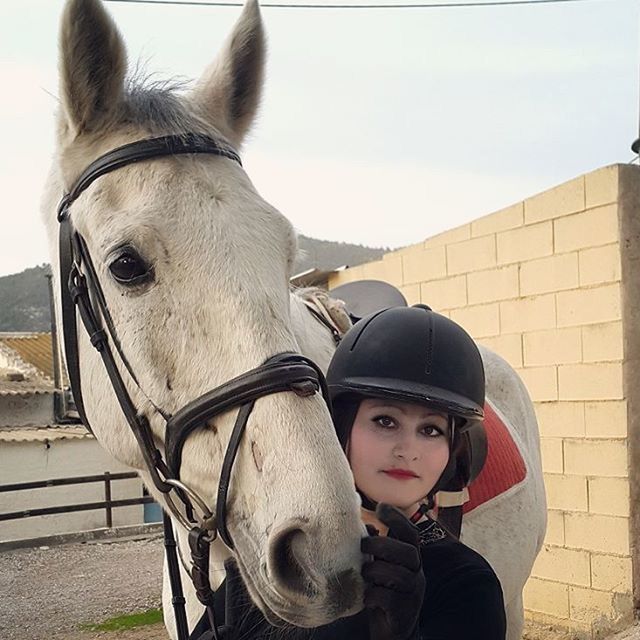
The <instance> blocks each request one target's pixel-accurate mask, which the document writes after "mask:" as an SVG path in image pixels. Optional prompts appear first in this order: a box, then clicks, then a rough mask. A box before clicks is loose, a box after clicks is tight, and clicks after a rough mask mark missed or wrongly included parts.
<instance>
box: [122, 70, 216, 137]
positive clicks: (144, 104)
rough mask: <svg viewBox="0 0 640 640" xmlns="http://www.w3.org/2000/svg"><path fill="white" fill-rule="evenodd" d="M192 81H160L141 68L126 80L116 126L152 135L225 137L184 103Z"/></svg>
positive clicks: (177, 79)
mask: <svg viewBox="0 0 640 640" xmlns="http://www.w3.org/2000/svg"><path fill="white" fill-rule="evenodd" d="M191 85H192V81H191V80H189V79H186V78H180V77H173V78H168V79H159V78H157V77H155V74H151V73H147V72H146V71H145V70H144V69H143V68H142V67H140V66H138V67H136V69H135V70H134V72H133V73H132V74H131V75H130V76H128V77H127V79H126V83H125V87H124V93H123V98H122V103H121V105H120V108H119V109H118V112H117V116H116V118H115V122H113V125H114V126H115V127H122V126H126V125H133V126H134V127H136V128H137V127H140V128H143V129H144V130H146V131H147V132H148V133H149V134H150V135H165V134H173V135H186V134H188V133H199V132H200V133H207V134H209V135H214V136H217V137H222V136H221V134H220V132H219V131H217V130H216V129H215V127H214V126H213V125H212V123H211V122H210V121H209V120H207V119H206V118H204V117H203V116H201V115H199V114H198V113H197V112H196V111H195V110H194V108H193V105H191V104H189V102H188V101H187V100H185V99H184V95H185V94H186V93H187V91H188V90H189V89H190V88H191Z"/></svg>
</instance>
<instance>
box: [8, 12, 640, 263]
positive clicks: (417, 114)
mask: <svg viewBox="0 0 640 640" xmlns="http://www.w3.org/2000/svg"><path fill="white" fill-rule="evenodd" d="M285 1H286V0H285ZM320 1H322V0H320ZM354 1H355V2H357V1H358V0H353V1H351V0H350V2H348V3H346V2H345V3H344V4H352V3H353V2H354ZM375 1H376V0H370V2H375ZM386 1H387V2H393V1H394V0H386ZM414 1H415V0H414ZM332 4H340V3H339V2H335V0H334V2H332ZM63 5H64V3H63V2H62V0H20V1H19V2H18V1H17V0H16V1H14V2H8V1H3V2H2V3H0V53H1V55H0V80H1V81H2V84H3V86H4V88H3V92H2V99H0V140H1V141H2V144H1V149H2V153H0V191H1V193H2V196H3V202H2V209H1V211H0V220H1V222H2V224H1V225H0V276H2V275H6V274H9V273H15V272H18V271H21V270H22V269H25V268H27V267H30V266H34V265H35V264H41V263H43V262H47V261H48V249H47V244H46V240H45V234H44V227H43V225H42V223H41V214H40V207H39V202H40V193H41V190H42V185H43V183H44V179H45V175H46V172H47V169H48V165H49V160H50V157H51V153H52V150H53V146H54V134H53V132H54V127H53V124H54V118H53V114H54V110H55V106H56V97H55V96H56V95H57V91H58V88H57V87H58V84H57V83H58V81H57V70H56V67H57V31H58V21H59V18H60V14H61V11H62V7H63ZM107 8H108V10H109V12H110V13H111V15H112V16H113V17H114V19H115V20H116V22H117V24H118V26H119V28H120V31H121V33H122V34H123V36H124V39H125V42H126V44H127V48H128V55H129V60H130V66H132V67H133V66H134V65H135V64H136V63H137V62H136V61H139V60H140V61H142V62H143V64H144V66H145V68H146V69H147V70H148V71H153V72H155V73H157V75H158V77H172V76H180V77H183V78H184V77H186V78H197V77H198V76H199V75H200V73H201V72H202V71H203V69H204V68H205V66H207V65H208V64H209V63H210V62H211V60H212V59H213V58H214V57H215V55H216V52H217V50H218V47H219V46H220V44H221V42H222V40H223V39H224V37H225V35H226V34H227V33H228V31H229V30H230V28H231V26H232V24H233V23H234V21H235V20H236V19H237V17H238V16H239V14H240V9H239V8H237V7H193V6H168V5H157V6H150V5H147V4H138V5H136V4H125V3H118V2H108V3H107ZM639 9H640V2H639V1H638V0H585V1H584V2H570V3H564V4H541V5H538V6H531V5H528V6H505V7H472V8H452V7H449V8H437V9H395V10H388V9H376V10H372V9H369V10H347V9H342V10H335V9H323V10H311V9H291V8H289V9H276V8H264V9H263V19H264V22H265V27H266V31H267V35H268V40H269V57H268V66H267V76H266V83H265V90H264V97H263V102H262V108H261V111H260V113H259V116H258V118H257V121H256V124H255V126H254V128H253V130H252V133H251V135H250V137H249V139H248V140H247V142H246V144H245V148H244V150H243V154H242V155H243V163H244V166H245V168H246V170H247V172H248V174H249V176H250V177H251V179H252V180H253V182H254V184H255V185H256V187H257V189H258V191H259V192H260V193H261V194H262V196H263V197H264V198H265V199H267V200H268V201H269V202H271V203H272V204H273V205H274V206H276V207H277V208H278V209H279V210H280V211H282V213H284V214H285V215H286V216H287V217H288V218H289V219H290V220H291V222H292V223H293V225H294V226H295V228H296V229H297V230H298V231H299V232H300V233H303V234H305V235H309V236H313V237H316V238H320V239H326V240H340V241H345V242H356V243H362V244H367V245H370V246H384V247H390V248H395V247H399V246H403V245H407V244H413V243H416V242H419V241H421V240H423V239H425V238H427V237H429V236H431V235H434V234H436V233H439V232H440V231H444V230H446V229H449V228H452V227H455V226H458V225H460V224H464V223H465V222H468V221H470V220H473V219H475V218H478V217H480V216H482V215H485V214H488V213H491V212H493V211H496V210H498V209H501V208H503V207H506V206H509V205H510V204H513V203H515V202H518V201H520V200H523V199H525V198H527V197H529V196H532V195H534V194H535V193H538V192H540V191H544V190H546V189H549V188H552V187H553V186H555V185H557V184H561V183H562V182H565V181H567V180H570V179H571V178H573V177H575V176H578V175H580V174H583V173H586V172H588V171H591V170H594V169H597V168H599V167H602V166H605V165H608V164H612V163H619V162H620V163H627V162H630V161H632V160H633V153H632V152H631V150H630V145H631V142H632V141H633V140H634V139H635V138H636V137H638V110H639V85H640V55H639V51H640V39H639V34H640V21H639V17H640V16H639V13H640V10H639Z"/></svg>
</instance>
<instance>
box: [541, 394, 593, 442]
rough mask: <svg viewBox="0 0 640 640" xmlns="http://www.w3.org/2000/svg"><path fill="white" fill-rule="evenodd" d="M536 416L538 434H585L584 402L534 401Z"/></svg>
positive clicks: (556, 435) (576, 435)
mask: <svg viewBox="0 0 640 640" xmlns="http://www.w3.org/2000/svg"><path fill="white" fill-rule="evenodd" d="M535 408H536V417H537V418H538V427H539V429H540V435H541V436H544V437H550V438H552V437H554V438H583V437H584V436H585V433H586V431H585V413H584V411H585V410H584V402H540V403H536V405H535Z"/></svg>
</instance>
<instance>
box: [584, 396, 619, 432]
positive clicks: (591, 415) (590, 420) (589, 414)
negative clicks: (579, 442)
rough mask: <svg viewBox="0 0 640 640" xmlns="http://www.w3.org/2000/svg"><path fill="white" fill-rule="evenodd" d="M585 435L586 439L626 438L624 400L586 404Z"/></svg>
mask: <svg viewBox="0 0 640 640" xmlns="http://www.w3.org/2000/svg"><path fill="white" fill-rule="evenodd" d="M584 419H585V434H586V436H587V437H588V438H626V437H627V403H626V401H625V400H612V401H607V402H586V403H585V406H584Z"/></svg>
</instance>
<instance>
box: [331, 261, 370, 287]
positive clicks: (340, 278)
mask: <svg viewBox="0 0 640 640" xmlns="http://www.w3.org/2000/svg"><path fill="white" fill-rule="evenodd" d="M357 280H364V268H363V267H362V265H358V266H357V267H349V268H348V269H343V270H342V271H338V273H332V274H331V275H330V276H329V283H328V284H329V289H334V288H335V287H337V286H339V285H341V284H347V282H355V281H357Z"/></svg>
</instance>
